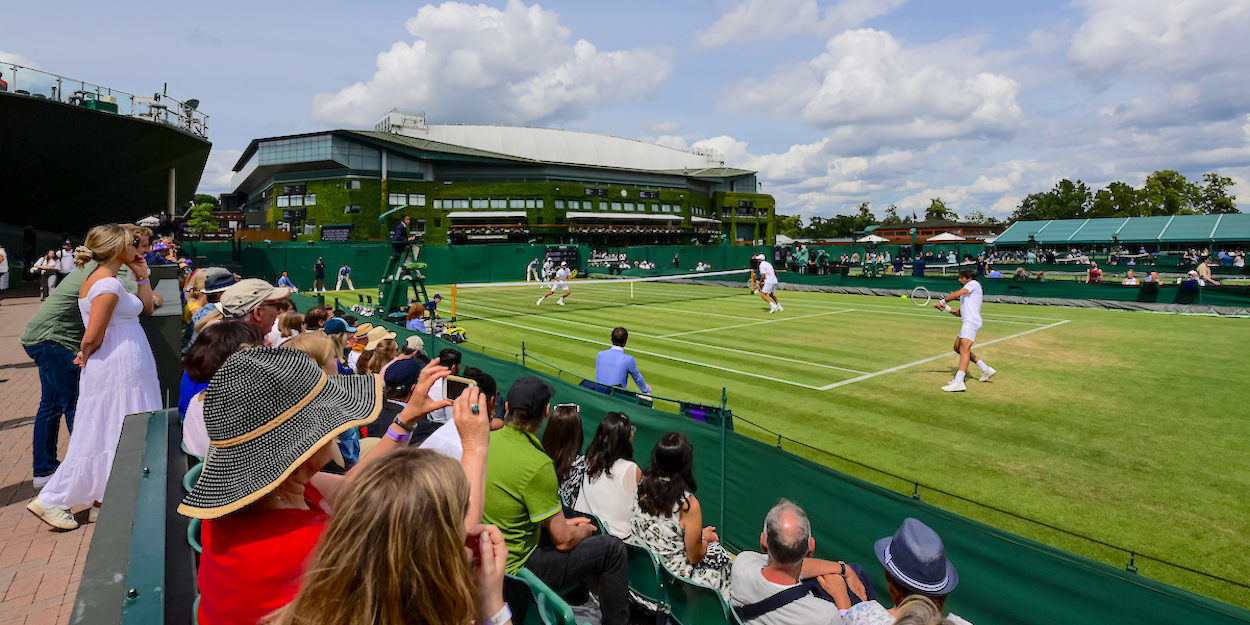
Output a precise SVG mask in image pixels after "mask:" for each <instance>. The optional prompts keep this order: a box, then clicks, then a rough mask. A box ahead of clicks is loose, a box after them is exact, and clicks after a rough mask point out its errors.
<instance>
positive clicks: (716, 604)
mask: <svg viewBox="0 0 1250 625" xmlns="http://www.w3.org/2000/svg"><path fill="white" fill-rule="evenodd" d="M659 564H660V566H661V573H662V575H663V579H664V582H663V583H664V589H665V597H666V598H667V599H668V603H667V605H668V613H669V616H670V617H671V618H672V620H673V621H674V622H675V623H677V625H737V624H738V623H740V621H739V620H738V615H737V614H736V613H735V612H734V610H733V606H731V605H729V603H728V602H727V601H725V599H724V598H722V597H721V594H720V591H718V590H716V589H715V588H712V587H711V586H704V585H703V584H700V583H698V582H696V581H693V580H689V579H685V578H682V577H678V576H677V575H674V574H673V572H672V571H670V570H669V568H668V567H667V566H664V563H663V562H660V563H659Z"/></svg>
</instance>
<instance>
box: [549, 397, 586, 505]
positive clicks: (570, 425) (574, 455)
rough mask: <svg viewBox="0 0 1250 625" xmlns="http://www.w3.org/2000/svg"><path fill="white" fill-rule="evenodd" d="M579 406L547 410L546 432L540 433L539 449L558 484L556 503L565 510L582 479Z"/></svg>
mask: <svg viewBox="0 0 1250 625" xmlns="http://www.w3.org/2000/svg"><path fill="white" fill-rule="evenodd" d="M584 440H585V434H584V433H583V431H582V407H581V406H579V405H577V404H560V405H558V406H556V407H555V408H552V409H551V416H550V417H549V418H548V419H547V429H546V430H544V431H543V449H545V450H546V451H547V455H548V456H551V463H552V465H553V466H554V468H555V470H556V481H557V482H558V483H559V484H560V487H559V492H560V502H561V504H563V505H564V507H566V508H572V507H573V505H574V504H576V503H577V498H578V496H580V495H581V492H582V480H583V478H585V477H586V456H585V455H583V454H582V442H583V441H584Z"/></svg>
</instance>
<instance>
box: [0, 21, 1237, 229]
mask: <svg viewBox="0 0 1250 625" xmlns="http://www.w3.org/2000/svg"><path fill="white" fill-rule="evenodd" d="M270 4H272V6H270ZM1247 35H1250V2H1246V1H1245V0H1076V1H1073V2H1054V1H1047V0H1019V1H1017V2H1001V1H995V2H990V1H983V2H974V1H959V0H946V1H937V0H841V1H819V0H720V1H716V0H666V1H663V2H661V1H657V0H634V1H632V2H611V3H599V2H586V1H582V2H574V1H569V0H555V1H551V2H543V3H541V4H538V3H535V4H527V3H526V2H525V0H511V1H502V0H492V1H491V2H489V3H486V4H473V3H461V2H445V3H442V4H424V5H423V4H420V3H417V2H385V1H377V2H369V3H345V2H333V3H330V2H322V1H320V0H309V1H306V2H303V3H298V4H297V3H282V4H281V5H279V4H278V3H263V2H261V3H257V2H240V1H237V0H222V1H219V2H214V3H194V4H180V3H172V4H171V3H155V2H128V3H123V4H121V5H118V4H116V3H111V4H110V3H99V2H90V3H89V2H79V1H76V0H71V1H69V2H60V3H56V4H55V6H51V5H48V4H47V3H37V2H28V3H13V4H10V5H9V6H8V7H7V8H6V10H5V17H4V19H3V20H2V21H0V61H7V62H16V63H21V64H24V65H30V66H34V67H38V68H41V69H44V70H47V71H51V72H55V73H59V74H62V75H66V76H70V77H74V78H79V79H84V80H89V81H91V82H96V83H99V84H103V85H108V86H111V87H114V88H117V89H120V90H123V91H128V92H131V93H140V94H142V93H148V92H153V91H158V90H160V89H161V88H162V85H163V84H164V83H166V82H167V83H169V93H170V95H173V96H175V97H179V98H184V99H185V98H190V97H195V98H199V99H200V100H201V102H202V104H201V110H203V111H204V112H206V113H208V114H209V115H210V116H211V119H210V129H209V132H210V138H211V139H212V140H213V143H214V147H213V153H212V156H211V158H210V161H209V167H208V169H207V170H206V171H205V174H204V178H203V181H202V183H201V191H204V192H208V193H219V192H223V191H229V190H230V189H229V180H230V167H231V166H233V164H234V162H235V160H236V159H237V158H238V156H239V154H240V153H241V151H242V150H243V149H244V148H245V147H246V146H247V143H248V142H249V141H250V140H251V139H253V138H257V137H265V136H273V135H280V134H292V133H303V132H311V131H316V130H320V129H326V128H372V126H373V124H374V122H375V121H376V120H377V119H378V118H379V117H380V116H381V115H382V114H383V113H384V112H385V111H387V110H389V109H391V108H392V107H396V106H399V107H401V108H404V109H409V110H418V111H420V110H424V111H426V112H427V118H428V120H429V121H430V122H431V123H492V124H493V123H499V124H516V125H533V126H547V127H558V128H566V129H571V130H582V131H588V132H596V133H603V134H611V135H616V136H620V137H629V138H636V139H641V140H644V141H652V142H658V143H661V144H664V145H669V146H674V147H680V148H689V147H696V146H697V147H712V148H715V149H716V150H718V151H720V152H721V153H722V154H724V155H725V156H726V159H727V164H728V165H730V166H734V167H743V168H749V169H756V170H759V172H760V181H761V182H762V183H763V190H764V192H766V193H770V194H772V195H774V196H776V197H777V200H778V210H779V212H782V213H789V214H794V213H799V214H803V215H805V216H814V215H821V216H830V215H834V214H845V213H849V212H852V211H853V210H854V208H855V206H856V205H858V204H859V203H860V202H863V201H869V202H871V203H872V204H873V206H874V209H875V210H876V212H877V214H878V216H880V215H881V214H882V211H883V209H884V207H885V206H886V205H888V204H891V203H893V204H897V205H898V206H899V207H900V208H902V209H904V210H905V211H906V210H911V209H916V210H922V209H923V208H924V207H925V206H927V205H928V203H929V199H930V198H932V197H938V196H940V197H941V198H942V199H943V200H945V201H946V203H947V205H948V206H950V207H951V208H953V209H954V210H955V211H956V212H958V213H961V214H966V213H968V212H971V211H974V210H980V211H983V212H985V213H986V214H988V215H996V216H1004V215H1006V214H1008V213H1010V212H1011V211H1012V209H1013V208H1014V207H1015V206H1016V205H1017V204H1018V202H1019V200H1020V198H1022V197H1024V196H1025V195H1027V194H1029V193H1032V192H1035V191H1041V190H1045V189H1048V188H1049V187H1050V186H1052V185H1053V184H1054V182H1055V181H1057V180H1059V179H1061V178H1065V177H1066V178H1073V179H1075V178H1080V179H1082V180H1084V181H1085V182H1087V183H1089V184H1091V185H1095V186H1102V185H1105V184H1106V183H1108V182H1111V181H1115V180H1121V181H1124V182H1128V183H1131V184H1134V185H1140V184H1141V182H1142V180H1143V179H1144V178H1145V176H1146V175H1148V174H1149V173H1150V172H1153V171H1155V170H1158V169H1176V170H1179V171H1181V172H1182V173H1184V174H1186V175H1187V176H1190V177H1191V178H1200V177H1201V175H1202V174H1203V173H1205V172H1209V171H1216V172H1219V173H1220V174H1221V175H1224V176H1229V177H1232V178H1233V179H1234V180H1235V181H1236V182H1237V186H1236V187H1235V188H1234V192H1235V193H1236V194H1237V195H1239V196H1240V202H1239V203H1240V204H1241V206H1242V207H1243V210H1247V207H1250V63H1246V62H1245V59H1247V58H1250V36H1247Z"/></svg>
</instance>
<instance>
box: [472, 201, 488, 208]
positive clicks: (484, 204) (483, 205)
mask: <svg viewBox="0 0 1250 625" xmlns="http://www.w3.org/2000/svg"><path fill="white" fill-rule="evenodd" d="M470 204H471V205H472V206H473V208H488V207H489V206H490V200H473V201H472V202H470Z"/></svg>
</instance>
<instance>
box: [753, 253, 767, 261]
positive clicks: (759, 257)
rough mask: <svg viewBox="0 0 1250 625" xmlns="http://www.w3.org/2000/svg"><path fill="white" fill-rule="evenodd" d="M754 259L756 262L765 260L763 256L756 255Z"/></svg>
mask: <svg viewBox="0 0 1250 625" xmlns="http://www.w3.org/2000/svg"><path fill="white" fill-rule="evenodd" d="M752 258H754V259H755V260H765V258H764V255H763V254H756V255H755V256H752Z"/></svg>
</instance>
